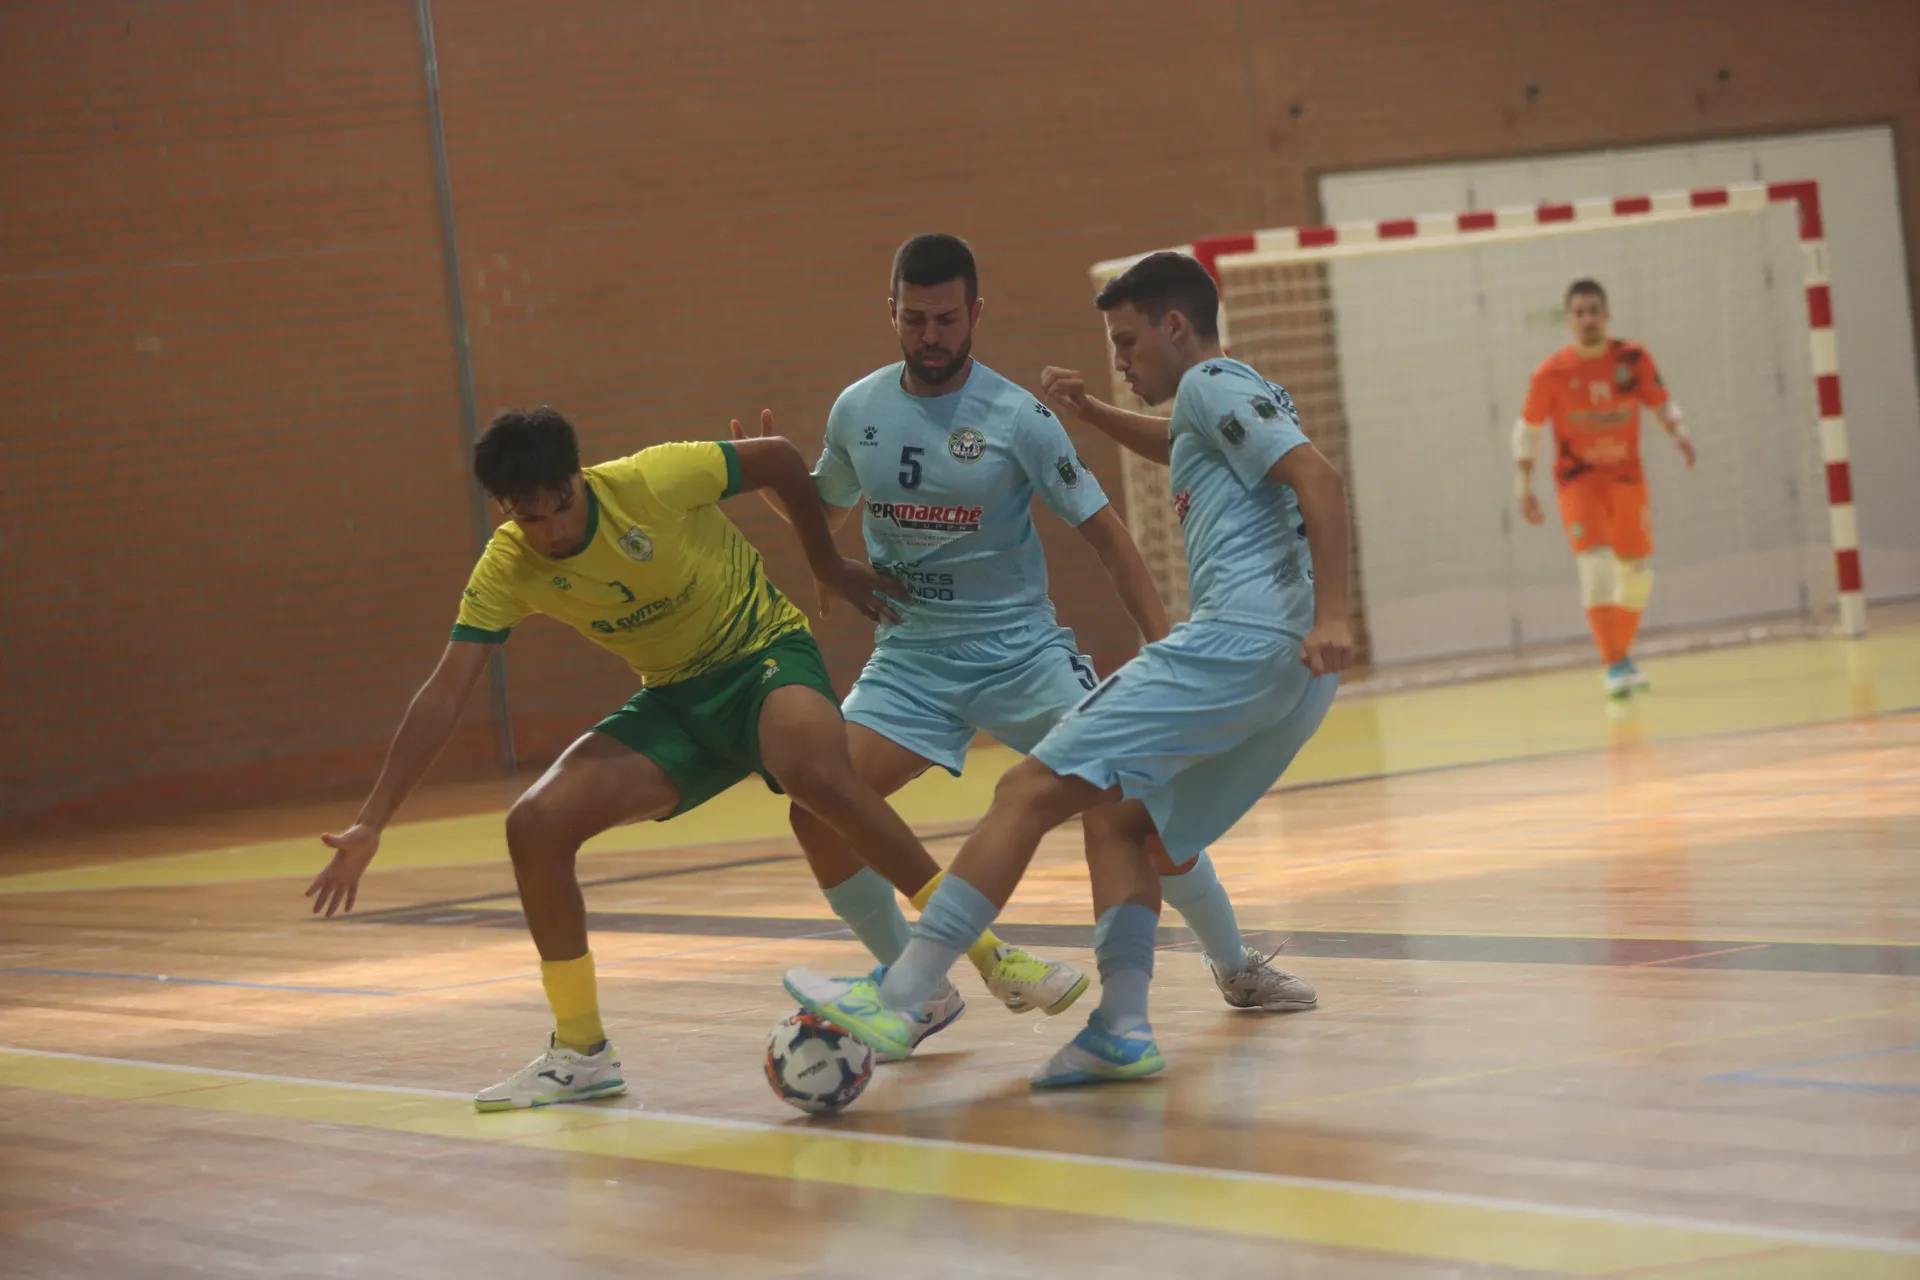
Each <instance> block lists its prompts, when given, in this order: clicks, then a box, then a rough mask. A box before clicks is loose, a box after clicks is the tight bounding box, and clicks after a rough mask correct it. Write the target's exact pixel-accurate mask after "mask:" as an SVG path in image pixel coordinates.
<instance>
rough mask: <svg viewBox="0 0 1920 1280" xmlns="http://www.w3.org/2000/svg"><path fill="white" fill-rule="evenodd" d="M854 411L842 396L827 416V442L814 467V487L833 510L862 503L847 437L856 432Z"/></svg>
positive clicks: (842, 395) (822, 446)
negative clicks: (854, 430)
mask: <svg viewBox="0 0 1920 1280" xmlns="http://www.w3.org/2000/svg"><path fill="white" fill-rule="evenodd" d="M853 417H854V415H853V411H852V409H851V408H850V407H849V406H848V404H847V397H846V394H845V393H844V392H843V393H842V394H841V396H840V398H839V399H838V400H835V401H834V402H833V408H832V410H831V411H830V412H828V414H827V438H826V442H825V443H824V444H822V445H821V447H820V461H819V462H817V463H815V464H814V467H813V487H814V488H815V489H816V490H818V491H819V493H820V501H822V502H824V503H826V504H827V505H828V506H830V507H851V506H853V505H854V504H855V503H857V502H859V501H860V475H859V473H858V472H856V471H855V470H854V469H853V459H852V458H851V457H849V456H848V454H847V433H848V432H849V431H851V430H852V428H853Z"/></svg>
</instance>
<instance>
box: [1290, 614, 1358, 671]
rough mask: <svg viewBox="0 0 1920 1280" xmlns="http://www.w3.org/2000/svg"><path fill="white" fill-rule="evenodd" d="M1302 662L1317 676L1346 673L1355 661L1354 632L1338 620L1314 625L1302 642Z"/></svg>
mask: <svg viewBox="0 0 1920 1280" xmlns="http://www.w3.org/2000/svg"><path fill="white" fill-rule="evenodd" d="M1300 661H1302V662H1304V663H1306V664H1307V670H1309V671H1311V672H1313V674H1315V675H1317V676H1324V675H1327V674H1329V673H1331V672H1335V671H1345V670H1346V669H1347V664H1348V663H1349V662H1352V661H1353V630H1352V629H1351V628H1350V627H1348V626H1347V624H1346V623H1345V622H1343V621H1338V620H1329V621H1326V622H1316V623H1314V624H1313V630H1311V631H1309V632H1307V638H1306V639H1305V640H1303V641H1301V642H1300Z"/></svg>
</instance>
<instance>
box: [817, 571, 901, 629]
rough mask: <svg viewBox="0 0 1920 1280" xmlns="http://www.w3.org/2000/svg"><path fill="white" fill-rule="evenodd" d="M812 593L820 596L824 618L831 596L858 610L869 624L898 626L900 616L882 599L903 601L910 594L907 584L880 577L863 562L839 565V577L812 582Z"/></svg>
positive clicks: (887, 575) (886, 575) (896, 579)
mask: <svg viewBox="0 0 1920 1280" xmlns="http://www.w3.org/2000/svg"><path fill="white" fill-rule="evenodd" d="M814 589H815V590H816V591H818V592H819V593H820V616H821V617H823V618H824V617H825V616H826V615H827V610H828V601H830V600H832V599H833V598H834V597H835V596H838V597H839V598H840V599H842V600H845V601H848V602H849V603H851V604H852V605H853V607H854V608H856V609H858V610H859V611H860V612H861V613H862V614H863V615H864V616H865V617H866V619H867V621H869V622H898V621H900V615H899V613H898V612H896V611H895V610H894V609H893V608H892V607H891V606H890V605H888V604H887V602H886V600H885V599H883V598H882V597H885V596H892V597H893V598H894V599H896V600H905V599H907V597H908V596H909V595H911V594H912V593H911V592H909V591H908V590H907V584H906V583H904V582H902V581H900V579H898V578H896V577H893V576H892V575H891V574H885V573H881V572H880V571H879V570H877V569H875V568H874V567H873V566H872V565H870V564H868V563H867V562H866V561H864V560H846V559H843V560H841V561H840V576H839V578H838V580H837V581H834V582H827V581H824V580H822V579H816V580H815V581H814Z"/></svg>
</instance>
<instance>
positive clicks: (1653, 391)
mask: <svg viewBox="0 0 1920 1280" xmlns="http://www.w3.org/2000/svg"><path fill="white" fill-rule="evenodd" d="M1633 350H1634V354H1635V359H1634V362H1633V393H1634V395H1636V396H1638V397H1639V399H1640V403H1641V404H1643V405H1645V406H1647V408H1649V409H1658V408H1659V407H1660V406H1661V405H1663V404H1665V403H1666V402H1667V401H1669V400H1671V399H1673V397H1672V396H1670V395H1668V394H1667V384H1666V383H1665V382H1663V381H1661V379H1660V366H1659V365H1657V364H1655V363H1654V362H1653V355H1652V353H1651V352H1649V351H1648V350H1647V349H1646V348H1645V347H1635V348H1634V349H1633Z"/></svg>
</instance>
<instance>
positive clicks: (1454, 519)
mask: <svg viewBox="0 0 1920 1280" xmlns="http://www.w3.org/2000/svg"><path fill="white" fill-rule="evenodd" d="M1177 247H1178V248H1180V249H1182V250H1183V251H1185V252H1187V253H1191V254H1193V255H1194V256H1195V257H1197V258H1198V259H1199V260H1200V261H1201V262H1203V263H1204V264H1206V266H1207V268H1208V269H1209V270H1210V271H1212V272H1213V274H1214V276H1215V278H1216V279H1217V280H1218V281H1219V283H1220V287H1221V300H1222V329H1223V332H1222V338H1223V340H1224V341H1226V343H1227V344H1228V347H1229V350H1230V351H1231V352H1232V354H1233V355H1235V356H1237V357H1239V358H1241V359H1244V360H1246V361H1248V362H1249V363H1251V364H1252V365H1253V366H1254V367H1256V368H1258V369H1259V370H1260V371H1261V372H1262V373H1264V374H1265V375H1266V376H1267V377H1268V378H1271V379H1272V380H1273V381H1275V382H1278V383H1280V384H1281V385H1283V386H1285V387H1286V388H1287V389H1288V390H1289V392H1291V394H1292V395H1293V398H1294V402H1295V404H1296V405H1297V406H1298V408H1299V410H1300V416H1301V420H1302V422H1303V424H1304V426H1305V427H1306V430H1307V433H1308V435H1309V436H1311V437H1312V438H1313V439H1314V441H1315V443H1316V444H1317V445H1319V447H1320V448H1321V450H1322V451H1323V452H1325V453H1327V454H1328V456H1329V457H1331V458H1332V459H1333V460H1334V462H1335V463H1336V465H1338V466H1339V467H1340V468H1341V470H1342V471H1343V472H1345V474H1346V475H1347V478H1348V486H1349V494H1350V497H1351V501H1352V507H1353V513H1354V551H1355V555H1354V566H1355V572H1354V584H1353V585H1354V592H1355V595H1354V599H1355V608H1356V613H1357V614H1358V615H1359V617H1360V619H1361V621H1362V623H1363V625H1364V630H1365V633H1366V637H1367V643H1368V647H1369V649H1370V655H1369V656H1370V658H1371V660H1372V661H1373V662H1374V663H1376V664H1393V663H1404V662H1411V661H1421V660H1428V659H1443V658H1450V657H1455V656H1464V655H1470V654H1476V653H1488V652H1494V651H1500V650H1522V649H1525V648H1527V647H1529V646H1536V645H1547V644H1561V643H1566V642H1572V641H1577V640H1579V639H1580V638H1582V637H1584V636H1585V634H1586V624H1585V617H1584V614H1583V612H1582V609H1581V604H1580V599H1579V591H1578V586H1577V581H1576V576H1575V573H1574V566H1573V562H1572V559H1571V557H1570V555H1569V553H1568V551H1567V548H1566V543H1565V540H1564V538H1563V536H1562V534H1561V531H1560V529H1559V527H1558V521H1557V518H1556V516H1555V514H1553V512H1554V505H1553V502H1552V493H1551V488H1552V480H1551V478H1550V474H1549V472H1550V464H1551V457H1550V454H1551V445H1550V444H1548V445H1546V446H1544V447H1543V448H1542V449H1541V451H1540V453H1541V457H1540V461H1539V463H1538V464H1537V465H1536V470H1535V481H1534V484H1535V492H1536V493H1537V494H1538V495H1539V497H1540V499H1541V501H1542V503H1543V504H1544V505H1545V506H1546V508H1547V510H1548V512H1549V516H1548V522H1547V524H1546V526H1545V527H1538V528H1536V527H1533V526H1530V525H1527V524H1526V523H1524V522H1523V521H1521V520H1520V519H1519V518H1518V513H1517V508H1516V504H1515V502H1514V500H1513V484H1512V474H1513V459H1512V452H1511V431H1512V427H1513V423H1514V421H1515V419H1516V418H1517V417H1518V416H1519V413H1520V409H1521V405H1522V402H1523V401H1524V399H1525V396H1526V391H1527V384H1528V379H1529V376H1530V375H1531V373H1532V371H1533V369H1534V368H1535V366H1536V365H1538V363H1539V362H1540V361H1541V360H1542V359H1544V358H1545V357H1546V356H1547V355H1549V354H1550V353H1552V352H1553V351H1555V350H1557V349H1558V348H1559V347H1560V346H1562V345H1564V344H1565V343H1566V342H1567V341H1568V340H1569V335H1568V333H1567V330H1566V327H1565V323H1564V319H1563V305H1562V299H1563V295H1564V293H1565V290H1566V287H1567V285H1568V284H1569V283H1570V282H1571V281H1573V280H1575V279H1580V278H1593V279H1597V280H1599V281H1600V283H1601V284H1602V285H1603V286H1604V287H1605V288H1606V290H1607V293H1608V296H1609V300H1610V304H1611V309H1612V315H1613V328H1612V331H1613V334H1614V335H1615V336H1616V337H1624V338H1629V339H1632V340H1634V341H1636V342H1639V343H1641V344H1642V345H1643V346H1645V347H1646V348H1647V350H1648V352H1649V353H1650V354H1651V355H1652V357H1653V359H1654V361H1655V363H1656V364H1657V366H1658V368H1659V370H1660V373H1661V376H1662V378H1663V380H1664V382H1665V384H1666V386H1667V388H1668V390H1669V391H1670V392H1671V393H1672V395H1673V397H1674V399H1675V400H1676V401H1677V402H1678V403H1679V404H1680V405H1681V406H1682V407H1683V411H1684V414H1685V425H1686V429H1687V430H1688V431H1689V433H1690V434H1691V435H1692V436H1693V438H1694V441H1695V443H1696V445H1697V447H1698V450H1699V465H1698V467H1697V469H1696V470H1694V471H1693V472H1692V473H1688V472H1686V471H1685V470H1684V468H1683V467H1682V466H1681V464H1680V462H1679V460H1678V457H1677V451H1676V450H1674V449H1673V448H1672V447H1671V445H1670V442H1669V441H1668V440H1667V438H1666V436H1665V433H1664V432H1663V431H1662V430H1661V428H1660V426H1659V424H1658V423H1657V422H1655V421H1653V420H1652V415H1651V414H1648V415H1645V416H1644V417H1643V425H1642V446H1641V453H1642V456H1643V457H1644V458H1645V459H1646V463H1647V469H1648V473H1649V483H1650V485H1651V488H1652V494H1653V499H1652V501H1653V514H1652V520H1653V537H1654V556H1653V561H1652V563H1653V567H1654V570H1655V574H1656V585H1655V587H1654V592H1653V603H1652V607H1651V608H1650V610H1649V613H1648V618H1647V625H1648V628H1649V630H1650V631H1655V632H1657V631H1659V630H1667V631H1670V632H1674V631H1686V632H1689V633H1699V632H1706V633H1708V634H1710V635H1712V634H1717V635H1721V636H1729V635H1731V636H1736V637H1740V636H1746V635H1751V634H1763V633H1765V632H1766V631H1767V630H1768V629H1770V628H1772V627H1774V626H1776V625H1779V624H1782V623H1784V624H1786V626H1787V627H1788V628H1790V629H1791V628H1793V627H1796V626H1797V627H1799V628H1801V629H1806V628H1807V627H1809V626H1813V625H1818V626H1822V627H1824V626H1828V625H1832V624H1836V623H1837V627H1838V630H1839V631H1840V632H1841V633H1843V634H1845V635H1849V636H1858V635H1861V634H1864V632H1865V630H1866V605H1865V600H1864V597H1863V596H1862V594H1861V585H1860V552H1859V531H1858V526H1857V524H1856V521H1855V519H1854V508H1853V486H1852V481H1851V477H1850V475H1849V471H1848V463H1847V430H1846V421H1845V419H1844V418H1843V417H1842V414H1841V399H1840V372H1839V361H1838V353H1837V350H1836V346H1835V342H1834V332H1833V302H1832V296H1831V293H1830V291H1829V288H1828V280H1827V260H1826V245H1825V240H1824V238H1823V230H1822V226H1821V217H1820V192H1819V188H1818V186H1817V184H1815V183H1813V182H1782V183H1772V184H1760V183H1754V184H1742V185H1736V186H1730V187H1717V188H1712V189H1706V190H1698V191H1681V192H1668V193H1663V194H1659V195H1650V196H1623V197H1618V198H1614V199H1599V200H1577V201H1573V202H1570V203H1558V204H1541V205H1538V206H1531V207H1523V208H1510V209H1492V210H1477V211H1471V212H1466V213H1437V214H1430V215H1425V216H1420V217H1411V218H1396V219H1388V220H1385V221H1379V222H1360V223H1342V224H1340V225H1337V226H1319V227H1286V228H1281V229H1278V230H1271V231H1256V232H1250V233H1247V234H1243V235H1229V236H1212V237H1208V238H1207V239H1204V240H1198V241H1195V242H1194V243H1192V244H1189V245H1184V246H1177ZM1135 261H1138V255H1137V256H1135V257H1132V258H1125V259H1118V260H1115V261H1111V262H1103V263H1100V264H1098V265H1096V266H1095V267H1094V268H1093V269H1092V275H1093V279H1094V283H1095V286H1096V287H1098V286H1100V285H1102V284H1104V283H1106V281H1108V280H1110V279H1112V278H1113V277H1114V276H1115V275H1117V274H1119V273H1120V272H1121V271H1123V270H1125V269H1126V267H1128V266H1129V265H1131V264H1132V263H1133V262H1135ZM1114 394H1115V396H1116V398H1117V400H1118V402H1120V403H1131V404H1134V405H1135V406H1136V407H1138V406H1137V402H1134V401H1132V399H1131V397H1130V395H1129V393H1128V392H1127V389H1126V386H1125V384H1124V383H1122V382H1120V381H1119V380H1118V379H1117V378H1116V379H1115V381H1114ZM1161 411H1162V412H1165V411H1166V406H1163V407H1162V409H1161ZM1809 427H1813V428H1815V429H1814V430H1809V429H1808V428H1809ZM1122 479H1123V488H1124V492H1125V494H1126V498H1127V509H1128V523H1129V524H1130V525H1131V526H1132V528H1133V532H1134V536H1135V538H1136V539H1137V540H1138V541H1139V542H1140V544H1141V549H1142V551H1143V552H1144V553H1145V554H1146V556H1147V560H1148V563H1149V565H1150V566H1151V567H1152V569H1153V571H1154V576H1155V578H1156V580H1157V581H1158V583H1159V585H1160V588H1161V591H1162V594H1163V595H1164V596H1165V598H1166V599H1167V601H1168V605H1169V607H1170V608H1171V609H1173V610H1174V611H1175V614H1176V616H1184V614H1185V607H1186V598H1187V597H1186V565H1185V561H1184V557H1183V555H1182V552H1181V540H1180V529H1179V525H1178V523H1177V521H1176V520H1175V518H1174V515H1173V511H1172V507H1171V504H1170V502H1169V500H1168V494H1167V481H1166V472H1165V470H1164V469H1163V468H1161V467H1159V466H1156V465H1155V464H1152V463H1149V462H1145V461H1143V460H1141V459H1139V458H1134V457H1130V456H1129V457H1127V458H1126V459H1125V460H1124V462H1123V473H1122ZM1823 509H1824V512H1823Z"/></svg>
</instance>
